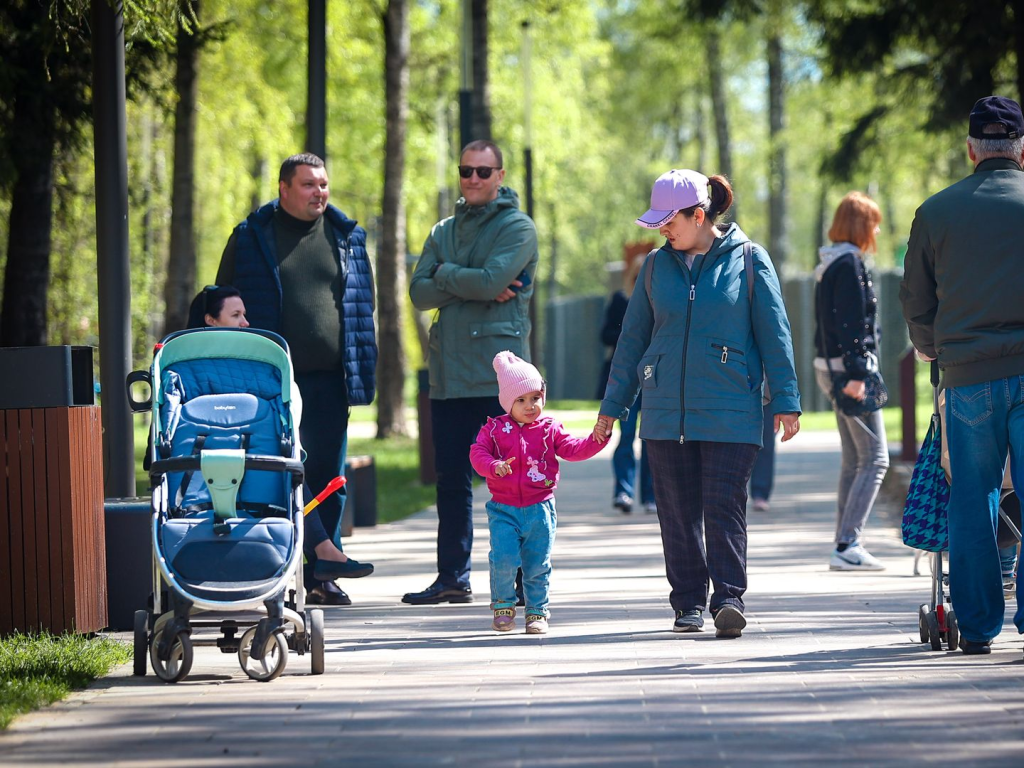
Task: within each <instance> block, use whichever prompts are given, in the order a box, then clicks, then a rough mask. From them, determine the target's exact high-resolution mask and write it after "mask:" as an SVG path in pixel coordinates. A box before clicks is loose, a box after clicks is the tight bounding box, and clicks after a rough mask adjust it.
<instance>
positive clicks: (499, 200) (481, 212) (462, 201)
mask: <svg viewBox="0 0 1024 768" xmlns="http://www.w3.org/2000/svg"><path fill="white" fill-rule="evenodd" d="M505 208H515V209H518V208H519V195H517V194H516V191H515V190H514V189H512V188H511V187H498V196H497V197H496V198H494V199H493V200H491V202H489V203H487V204H486V205H467V204H466V198H464V197H460V198H459V199H458V200H457V201H456V202H455V213H456V214H466V215H469V216H488V215H491V214H494V213H497V212H498V211H501V210H504V209H505Z"/></svg>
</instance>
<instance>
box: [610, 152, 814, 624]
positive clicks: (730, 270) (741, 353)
mask: <svg viewBox="0 0 1024 768" xmlns="http://www.w3.org/2000/svg"><path fill="white" fill-rule="evenodd" d="M732 199H733V194H732V187H731V186H730V185H729V182H728V181H727V180H726V178H725V177H724V176H712V177H710V178H708V177H707V176H705V175H704V174H702V173H698V172H697V171H692V170H671V171H668V172H667V173H664V174H662V175H661V176H660V177H659V178H658V180H657V181H656V182H655V183H654V187H653V189H652V190H651V208H650V210H648V211H647V212H646V213H644V214H643V215H642V216H641V217H640V218H639V219H637V220H636V223H637V224H639V225H640V226H642V227H647V228H648V229H657V230H658V231H659V233H660V234H661V235H662V236H663V237H664V238H665V239H666V243H665V245H663V246H662V247H661V249H659V250H658V251H656V252H654V253H653V254H651V255H650V256H649V257H648V258H647V259H646V260H645V262H644V264H643V266H642V267H641V269H640V275H639V277H638V278H637V285H638V286H639V285H643V286H644V290H642V291H640V290H637V291H634V292H633V296H632V297H631V298H630V300H629V305H628V306H627V308H626V316H625V318H624V320H623V323H622V334H621V335H620V336H619V342H618V345H617V346H616V348H615V355H614V357H613V358H612V366H611V373H610V374H609V376H608V387H607V389H606V391H605V397H604V400H603V401H602V402H601V410H600V415H599V416H598V419H597V423H596V424H595V426H594V438H595V439H596V440H599V441H603V440H606V439H607V438H608V437H609V436H610V435H611V432H612V425H613V423H614V422H615V420H616V419H623V418H626V417H627V416H628V415H629V410H630V406H631V405H632V404H633V401H634V400H635V399H636V396H637V393H638V391H641V390H642V392H643V407H644V413H643V419H642V420H641V423H640V437H641V438H643V439H644V440H646V441H647V443H648V450H649V452H650V460H651V471H652V473H653V476H654V495H655V499H656V500H657V503H658V520H659V522H660V523H661V538H662V544H663V546H664V550H665V565H666V570H667V575H668V581H669V584H670V585H671V587H672V591H671V594H670V596H669V599H670V601H671V604H672V608H673V609H674V611H675V621H674V623H673V625H672V631H673V632H699V631H700V630H701V629H702V628H703V626H704V619H703V617H702V614H703V612H704V609H705V607H709V608H710V610H711V615H712V616H713V617H714V621H715V630H716V632H715V634H716V636H717V637H721V638H735V637H739V636H740V635H741V634H742V631H743V628H744V627H745V626H746V624H747V621H746V618H745V617H744V615H743V610H744V603H743V593H744V592H745V591H746V588H747V521H746V504H747V482H748V480H749V479H750V470H751V467H752V466H753V464H754V458H755V456H756V455H757V450H758V448H759V447H760V445H761V431H762V430H761V426H762V424H761V422H762V405H761V397H762V392H763V390H764V384H765V379H767V384H768V385H769V388H770V391H771V398H772V399H771V403H770V405H769V408H770V410H771V412H772V414H773V415H774V423H775V427H776V429H778V427H780V426H781V427H782V428H783V429H784V431H785V434H784V435H783V438H782V439H783V440H789V439H790V438H792V437H793V436H794V435H796V433H797V432H798V431H799V429H800V418H799V417H800V393H799V391H798V389H797V380H796V367H795V365H794V362H793V342H792V334H791V332H790V327H789V319H788V318H787V317H786V308H785V306H784V305H783V302H782V289H781V287H780V285H779V279H778V277H777V276H776V274H775V268H774V267H773V266H772V262H771V259H770V258H769V257H768V254H767V252H766V251H765V250H764V249H763V248H762V247H761V246H759V245H756V244H753V243H751V242H750V238H748V237H747V236H746V235H745V234H744V233H743V231H742V230H741V229H740V228H739V226H738V225H737V224H735V223H733V224H729V225H728V226H726V225H724V224H720V223H719V222H720V221H721V219H722V217H723V216H724V215H725V213H726V212H727V211H728V210H729V208H730V207H731V205H732ZM748 287H749V289H750V291H749V292H748ZM709 581H710V582H711V583H712V584H713V585H714V591H713V592H712V594H711V596H710V602H709V600H708V583H709Z"/></svg>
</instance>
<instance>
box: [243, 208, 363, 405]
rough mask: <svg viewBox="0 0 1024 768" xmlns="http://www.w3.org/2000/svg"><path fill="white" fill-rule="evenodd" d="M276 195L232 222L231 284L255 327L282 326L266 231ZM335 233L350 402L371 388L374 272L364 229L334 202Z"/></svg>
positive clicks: (331, 210) (358, 400)
mask: <svg viewBox="0 0 1024 768" xmlns="http://www.w3.org/2000/svg"><path fill="white" fill-rule="evenodd" d="M277 207H278V201H277V200H274V201H272V202H270V203H267V204H266V205H264V206H261V207H260V208H258V209H256V210H255V211H253V212H252V213H251V214H249V216H248V218H246V220H245V221H243V222H242V223H241V224H239V225H238V226H237V227H236V228H235V275H234V286H235V287H236V288H238V290H239V291H241V293H242V295H243V296H244V297H245V308H246V317H247V319H248V320H249V324H250V325H252V326H253V327H254V328H265V329H267V330H270V331H275V332H278V331H280V328H281V278H280V274H279V273H278V268H277V253H276V246H275V239H274V235H273V232H272V231H271V227H272V223H273V219H274V212H275V211H276V210H277ZM324 215H325V216H326V217H327V220H328V221H329V222H330V223H331V228H332V230H333V232H334V236H335V238H336V239H337V244H338V248H337V253H338V260H339V264H340V267H341V277H342V281H343V283H344V286H345V288H344V293H343V295H342V312H343V313H344V317H343V325H344V345H343V349H342V360H343V365H344V368H345V382H346V385H347V388H348V402H349V404H350V405H368V404H369V403H371V402H372V401H373V398H374V393H375V388H376V370H377V341H376V336H375V334H374V326H373V273H372V271H371V269H370V258H369V255H368V254H367V253H366V231H365V230H364V229H363V228H362V227H360V226H358V225H357V224H356V222H355V221H353V220H352V219H350V218H348V217H347V216H346V215H345V214H344V213H342V212H341V211H340V210H339V209H338V208H335V207H334V206H333V205H328V206H327V211H326V212H325V213H324Z"/></svg>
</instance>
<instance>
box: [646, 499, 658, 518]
mask: <svg viewBox="0 0 1024 768" xmlns="http://www.w3.org/2000/svg"><path fill="white" fill-rule="evenodd" d="M644 512H646V513H647V514H648V515H656V514H658V505H657V504H656V503H655V502H653V501H648V502H646V503H645V504H644Z"/></svg>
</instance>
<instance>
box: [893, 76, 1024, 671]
mask: <svg viewBox="0 0 1024 768" xmlns="http://www.w3.org/2000/svg"><path fill="white" fill-rule="evenodd" d="M967 153H968V155H969V156H970V158H971V161H972V162H973V163H974V165H975V169H974V173H973V174H971V175H970V176H968V177H967V178H965V179H963V180H961V181H958V182H957V183H956V184H954V185H952V186H951V187H948V188H946V189H944V190H942V191H941V192H939V193H937V194H935V195H933V196H932V197H930V198H928V199H927V200H925V202H924V203H923V204H922V205H921V207H920V208H918V210H917V215H916V216H915V218H914V224H913V227H912V228H911V231H910V243H909V245H908V249H907V256H906V261H905V274H904V277H903V282H902V283H901V284H900V301H901V302H902V304H903V316H904V318H905V319H906V321H907V325H908V327H909V329H910V340H911V341H912V342H913V344H914V346H915V347H916V348H917V350H918V353H919V354H920V355H921V357H922V358H924V359H926V360H934V359H938V362H939V367H940V368H941V369H942V370H943V373H944V378H945V386H946V432H947V437H948V443H949V459H950V474H951V476H952V484H951V486H950V490H951V494H950V499H949V572H950V596H951V598H952V600H953V607H954V608H955V609H956V618H957V623H958V625H959V629H960V648H961V649H962V650H963V652H964V653H967V654H984V653H990V652H991V645H992V639H993V638H994V637H995V636H996V635H998V634H999V633H1000V631H1001V630H1002V627H1003V612H1004V609H1005V606H1004V598H1003V584H1002V575H1001V570H1000V562H999V552H998V549H997V541H996V533H995V532H996V527H997V522H998V509H999V490H1000V486H1001V484H1002V478H1003V466H1004V463H1005V461H1006V454H1007V448H1008V447H1009V450H1010V452H1011V455H1012V461H1011V464H1012V471H1013V480H1014V486H1015V487H1016V488H1018V489H1024V172H1022V163H1024V116H1022V114H1021V109H1020V106H1019V105H1018V104H1017V102H1015V101H1013V100H1011V99H1006V98H1003V97H1000V96H987V97H985V98H983V99H980V100H979V101H978V102H977V103H976V104H975V105H974V109H973V110H972V111H971V116H970V126H969V130H968V139H967ZM1022 603H1024V590H1022V589H1021V585H1020V583H1019V582H1018V585H1017V613H1016V615H1015V617H1014V623H1015V624H1016V625H1017V629H1018V631H1020V632H1022V633H1024V606H1022Z"/></svg>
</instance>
